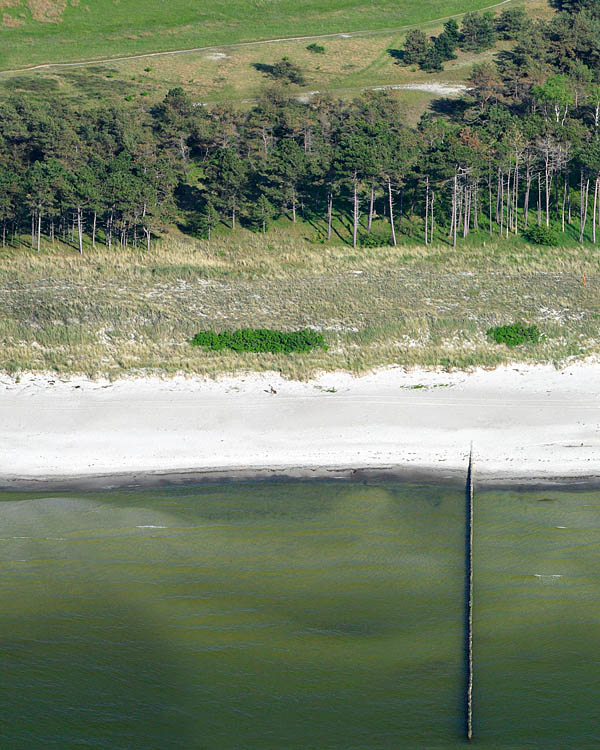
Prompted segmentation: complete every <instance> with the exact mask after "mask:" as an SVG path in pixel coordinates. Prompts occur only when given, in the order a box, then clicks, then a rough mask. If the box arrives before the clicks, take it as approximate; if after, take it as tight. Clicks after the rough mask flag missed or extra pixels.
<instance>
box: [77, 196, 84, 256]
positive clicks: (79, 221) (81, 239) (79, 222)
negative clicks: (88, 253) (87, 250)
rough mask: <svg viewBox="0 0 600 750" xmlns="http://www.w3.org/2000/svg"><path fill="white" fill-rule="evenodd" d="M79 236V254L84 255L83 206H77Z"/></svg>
mask: <svg viewBox="0 0 600 750" xmlns="http://www.w3.org/2000/svg"><path fill="white" fill-rule="evenodd" d="M77 236H78V239H79V254H80V255H83V227H82V225H81V206H77Z"/></svg>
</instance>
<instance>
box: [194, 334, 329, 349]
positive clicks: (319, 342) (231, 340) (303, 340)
mask: <svg viewBox="0 0 600 750" xmlns="http://www.w3.org/2000/svg"><path fill="white" fill-rule="evenodd" d="M191 343H192V345H193V346H202V347H204V348H205V349H208V350H209V351H213V352H218V351H223V349H232V350H233V351H235V352H272V353H273V354H278V353H282V352H283V353H285V354H289V353H290V352H309V351H311V350H312V349H315V348H317V347H320V348H321V349H325V350H326V349H327V346H326V345H325V340H324V339H323V335H322V334H321V333H318V332H317V331H313V330H312V328H303V329H301V330H300V331H291V332H289V333H286V332H284V331H272V330H270V329H269V328H241V329H239V330H237V331H233V332H230V331H223V332H222V333H215V332H214V331H200V332H199V333H197V334H196V335H195V336H194V338H193V339H192V342H191Z"/></svg>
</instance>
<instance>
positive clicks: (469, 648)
mask: <svg viewBox="0 0 600 750" xmlns="http://www.w3.org/2000/svg"><path fill="white" fill-rule="evenodd" d="M466 494H467V498H466V499H467V503H466V505H467V508H466V510H467V529H466V531H467V533H466V550H465V552H466V555H465V557H466V567H467V570H466V574H467V586H466V588H467V591H466V599H467V602H466V604H467V617H466V633H465V643H466V661H467V683H466V700H465V708H466V729H467V740H469V741H470V740H472V739H473V444H471V449H470V451H469V467H468V469H467V487H466Z"/></svg>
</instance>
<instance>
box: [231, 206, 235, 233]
mask: <svg viewBox="0 0 600 750" xmlns="http://www.w3.org/2000/svg"><path fill="white" fill-rule="evenodd" d="M231 228H232V229H235V208H232V209H231Z"/></svg>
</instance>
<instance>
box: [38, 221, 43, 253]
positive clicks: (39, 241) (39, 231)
mask: <svg viewBox="0 0 600 750" xmlns="http://www.w3.org/2000/svg"><path fill="white" fill-rule="evenodd" d="M41 244H42V212H41V210H40V211H38V222H37V251H38V253H39V251H40V247H41Z"/></svg>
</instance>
